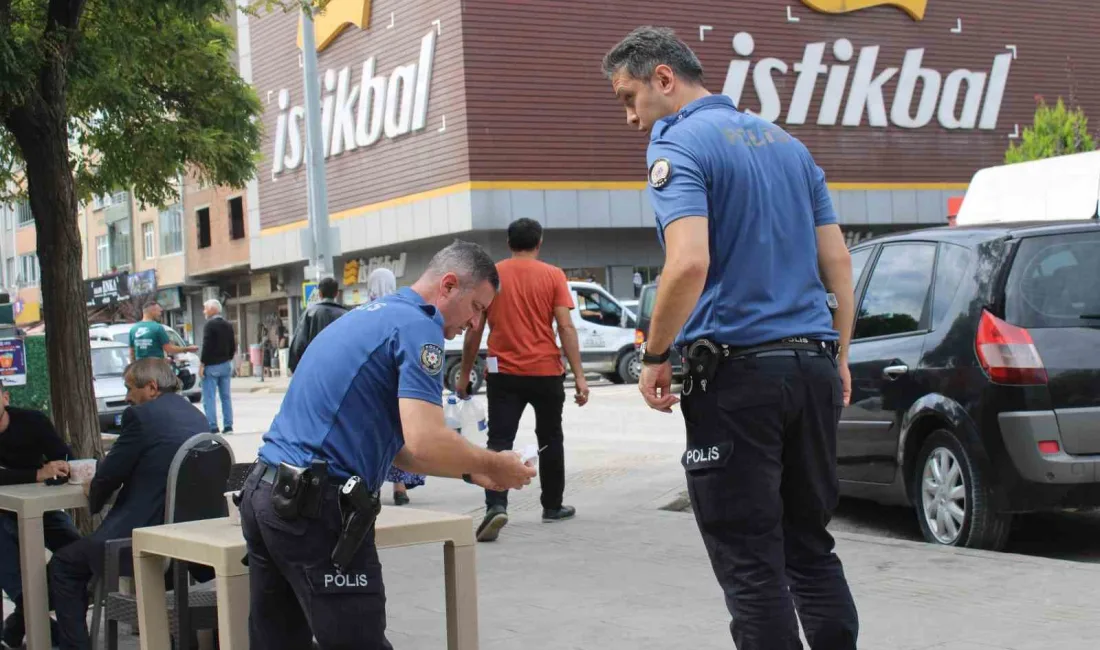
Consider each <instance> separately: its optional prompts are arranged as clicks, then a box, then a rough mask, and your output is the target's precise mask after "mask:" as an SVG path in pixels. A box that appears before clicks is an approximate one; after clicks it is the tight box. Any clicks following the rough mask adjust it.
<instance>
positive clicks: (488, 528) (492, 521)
mask: <svg viewBox="0 0 1100 650" xmlns="http://www.w3.org/2000/svg"><path fill="white" fill-rule="evenodd" d="M507 523H508V511H507V510H505V509H504V507H503V506H493V507H491V508H489V509H488V510H486V511H485V519H482V520H481V525H480V526H478V527H477V541H479V542H495V541H496V539H497V537H498V536H500V529H501V528H504V524H507Z"/></svg>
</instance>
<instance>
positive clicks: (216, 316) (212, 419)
mask: <svg viewBox="0 0 1100 650" xmlns="http://www.w3.org/2000/svg"><path fill="white" fill-rule="evenodd" d="M202 310H203V314H204V315H205V316H206V325H204V326H203V328H202V356H201V357H199V377H202V410H203V411H206V422H207V424H209V425H210V433H218V403H217V401H215V397H216V395H215V393H220V394H221V398H222V424H224V425H225V427H224V428H223V429H222V432H223V433H231V432H232V431H233V400H232V395H231V390H230V386H229V383H230V381H231V380H232V378H233V357H234V356H236V354H237V337H236V335H235V334H234V333H233V326H232V325H230V324H229V321H227V320H225V318H223V317H222V304H221V303H220V302H219V301H217V300H207V301H206V302H205V303H203V305H202Z"/></svg>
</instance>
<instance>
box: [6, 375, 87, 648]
mask: <svg viewBox="0 0 1100 650" xmlns="http://www.w3.org/2000/svg"><path fill="white" fill-rule="evenodd" d="M10 400H11V397H10V396H9V395H8V392H7V391H6V390H3V389H0V405H2V410H0V485H18V484H20V483H41V482H43V481H48V480H52V479H57V478H62V479H63V478H65V477H66V476H68V475H69V463H68V458H69V457H70V456H72V450H70V449H69V447H68V445H66V444H65V443H64V442H63V441H62V440H61V437H60V436H59V435H57V431H56V430H55V429H54V426H53V423H52V422H50V418H48V417H46V414H45V413H42V412H40V411H34V410H30V409H22V408H16V407H14V406H9V405H8V404H9V402H10ZM42 527H43V530H44V532H45V537H46V548H48V549H50V552H52V553H56V552H58V551H59V550H61V549H62V548H64V547H65V546H67V545H69V544H71V543H73V542H75V541H77V540H79V539H80V533H79V532H78V531H77V529H76V527H75V526H74V525H73V522H72V520H71V519H69V515H67V514H65V512H64V511H61V510H54V511H51V512H47V513H45V514H44V515H43V517H42ZM0 589H3V591H4V592H5V593H6V594H7V595H8V598H10V599H11V601H12V602H13V603H14V604H15V611H14V612H13V613H12V614H10V615H9V616H8V617H7V619H5V620H4V624H3V628H2V629H3V633H2V634H0V640H2V641H3V642H4V644H5V645H7V646H9V647H13V648H18V647H19V646H20V645H21V644H22V643H23V635H24V634H25V633H26V630H25V628H24V625H23V580H22V574H21V573H20V569H19V523H18V520H17V519H16V516H15V515H14V514H13V513H10V512H0ZM53 625H55V624H54V623H53V622H52V621H51V627H53ZM54 637H55V638H56V637H57V634H56V633H55V634H54Z"/></svg>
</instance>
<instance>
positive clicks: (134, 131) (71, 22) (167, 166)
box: [0, 0, 270, 457]
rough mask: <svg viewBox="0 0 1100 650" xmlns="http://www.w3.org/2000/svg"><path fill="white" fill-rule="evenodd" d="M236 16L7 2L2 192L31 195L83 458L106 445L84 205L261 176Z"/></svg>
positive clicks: (0, 14) (49, 317)
mask: <svg viewBox="0 0 1100 650" xmlns="http://www.w3.org/2000/svg"><path fill="white" fill-rule="evenodd" d="M268 4H270V3H268ZM230 11H235V7H234V3H233V2H232V0H0V161H3V167H2V168H0V187H3V188H5V189H4V191H5V192H9V193H11V192H14V193H16V194H25V195H26V196H28V197H29V200H30V205H31V211H32V213H33V214H34V222H35V225H36V226H37V235H38V257H39V260H40V261H41V267H42V277H41V282H42V298H43V299H42V313H43V319H44V320H45V322H46V343H47V348H48V359H49V363H48V365H49V370H50V377H51V387H50V395H51V399H52V403H53V417H54V422H55V424H56V426H57V428H58V430H59V431H60V432H61V434H62V435H63V436H64V437H65V438H66V439H67V440H69V441H70V442H71V443H72V444H73V446H74V448H75V451H76V453H77V454H78V455H79V456H82V457H92V456H97V457H98V456H99V455H100V450H101V449H100V443H99V435H98V434H99V426H98V422H97V419H96V407H95V400H94V397H93V391H92V381H91V377H92V374H91V359H90V349H89V344H88V316H87V312H86V310H85V288H84V282H83V278H82V275H81V254H82V247H81V239H80V232H79V229H78V227H77V208H78V205H79V203H80V202H81V201H87V200H88V199H89V198H90V197H91V196H92V195H94V194H102V193H106V192H109V191H112V190H114V189H121V188H126V189H130V190H131V191H133V192H134V193H135V195H136V196H137V197H138V199H139V201H141V202H142V203H144V204H146V205H163V204H167V203H171V202H175V201H176V200H177V197H176V196H175V195H174V193H175V190H174V189H173V185H172V179H174V178H176V177H177V176H178V175H179V174H181V173H183V172H184V170H185V169H191V170H193V171H194V172H195V173H196V174H197V175H198V176H199V177H200V178H203V179H204V180H206V181H208V182H211V183H216V184H221V185H228V186H233V187H241V186H243V185H244V184H245V183H246V182H247V181H248V179H249V178H251V177H252V176H253V174H254V172H255V166H256V161H257V151H258V148H259V142H260V131H259V128H260V127H259V123H258V120H257V117H258V116H259V114H260V111H261V105H260V102H259V99H258V97H257V96H256V93H255V92H254V91H253V89H252V88H251V87H250V86H249V85H248V84H246V83H245V82H244V81H243V80H241V79H240V77H239V76H238V74H237V72H236V70H235V69H234V67H233V65H232V63H231V56H230V55H231V53H232V52H233V49H234V47H235V42H234V36H233V33H232V31H231V30H230V29H229V28H228V27H226V26H225V25H224V24H223V22H228V21H229V20H230V19H231V17H232V14H230ZM13 188H14V189H13ZM2 198H4V199H9V198H11V197H10V196H4V197H2Z"/></svg>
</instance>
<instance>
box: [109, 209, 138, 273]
mask: <svg viewBox="0 0 1100 650" xmlns="http://www.w3.org/2000/svg"><path fill="white" fill-rule="evenodd" d="M107 237H108V238H109V240H110V244H111V262H112V264H111V266H114V267H115V268H122V267H124V266H130V263H131V262H132V261H133V252H132V251H133V250H134V249H133V245H132V244H131V242H130V221H129V220H124V221H118V222H115V223H112V224H111V225H109V226H107Z"/></svg>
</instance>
